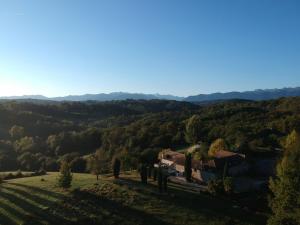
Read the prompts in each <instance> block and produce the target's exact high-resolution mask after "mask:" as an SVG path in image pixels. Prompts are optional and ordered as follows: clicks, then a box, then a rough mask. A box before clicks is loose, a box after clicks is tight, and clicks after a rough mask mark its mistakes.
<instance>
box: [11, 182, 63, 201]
mask: <svg viewBox="0 0 300 225" xmlns="http://www.w3.org/2000/svg"><path fill="white" fill-rule="evenodd" d="M9 185H15V186H18V187H23V188H26V189H28V190H30V191H32V192H38V193H40V194H43V195H47V196H51V197H53V198H57V199H59V198H63V197H65V196H64V195H63V194H59V193H55V192H51V191H47V190H45V189H41V188H38V187H33V186H30V185H25V184H19V183H9Z"/></svg>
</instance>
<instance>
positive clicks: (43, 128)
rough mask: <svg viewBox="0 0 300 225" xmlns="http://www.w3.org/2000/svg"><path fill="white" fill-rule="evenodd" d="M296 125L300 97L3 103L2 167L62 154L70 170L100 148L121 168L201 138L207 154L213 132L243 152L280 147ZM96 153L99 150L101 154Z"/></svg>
mask: <svg viewBox="0 0 300 225" xmlns="http://www.w3.org/2000/svg"><path fill="white" fill-rule="evenodd" d="M299 129H300V98H283V99H279V100H272V101H261V102H252V101H242V100H235V101H228V102H223V103H218V104H212V105H207V106H198V105H195V104H191V103H186V102H176V101H163V100H151V101H145V100H137V101H134V100H126V101H112V102H102V103H97V102H63V103H57V102H38V103H35V102H30V101H27V102H26V101H25V102H19V101H5V102H1V103H0V170H2V171H6V170H15V169H22V170H29V171H35V170H39V169H41V168H43V169H45V170H48V171H56V170H58V169H59V164H60V162H61V161H67V162H68V163H70V165H71V167H72V171H74V172H85V171H86V162H87V160H88V159H90V157H92V156H93V154H94V153H95V152H96V150H97V152H100V153H101V155H102V157H103V158H105V159H107V160H109V161H111V160H112V159H113V158H115V157H118V158H119V159H120V160H121V164H122V168H123V169H135V168H137V167H138V163H139V162H141V161H143V162H147V161H149V163H151V162H153V161H154V160H156V158H157V154H158V152H159V151H160V150H161V149H162V148H181V147H184V146H188V145H191V144H195V143H198V142H199V141H201V142H202V143H203V145H202V146H207V148H205V147H204V148H201V152H199V153H198V154H197V157H200V158H201V157H204V156H206V155H208V149H209V145H210V144H211V143H212V142H214V141H215V140H216V139H219V138H222V142H224V145H226V147H227V148H228V150H232V151H239V152H243V153H247V154H252V153H256V152H257V149H264V151H267V152H269V153H271V154H272V153H273V152H275V151H274V149H276V148H282V146H283V145H284V140H285V138H286V136H287V135H288V134H289V133H290V132H292V131H293V130H299ZM98 154H99V153H98Z"/></svg>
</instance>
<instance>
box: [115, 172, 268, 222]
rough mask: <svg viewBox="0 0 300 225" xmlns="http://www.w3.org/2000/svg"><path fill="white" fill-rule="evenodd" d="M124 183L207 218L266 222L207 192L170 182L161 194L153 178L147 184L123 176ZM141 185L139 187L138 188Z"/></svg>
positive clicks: (259, 216)
mask: <svg viewBox="0 0 300 225" xmlns="http://www.w3.org/2000/svg"><path fill="white" fill-rule="evenodd" d="M120 181H121V182H122V181H123V185H128V187H129V188H132V187H134V190H135V191H137V192H139V193H141V194H144V195H147V194H148V195H149V194H150V195H152V196H155V195H156V196H157V197H158V198H159V199H160V200H163V201H164V202H165V204H167V205H168V204H172V205H175V206H178V207H182V208H187V209H189V210H192V211H194V212H195V213H199V214H201V215H204V216H205V217H207V218H218V217H219V218H220V219H222V218H224V217H227V218H228V217H229V218H231V219H232V220H238V221H243V222H248V223H251V224H266V219H267V218H266V217H265V216H262V215H257V214H255V213H253V212H249V211H245V210H243V209H241V208H233V205H234V202H233V201H230V200H226V199H222V198H218V197H213V196H211V195H209V194H206V193H201V192H199V193H196V192H194V193H193V192H187V191H186V190H184V189H182V190H181V189H180V188H178V187H177V186H173V185H172V184H171V183H168V192H167V193H168V194H160V193H159V191H158V187H157V185H155V184H154V183H155V182H153V181H152V180H151V179H150V182H148V184H147V185H145V184H142V183H141V182H140V181H138V180H132V179H128V178H121V179H120ZM136 187H139V188H136Z"/></svg>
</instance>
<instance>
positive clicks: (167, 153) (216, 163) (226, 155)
mask: <svg viewBox="0 0 300 225" xmlns="http://www.w3.org/2000/svg"><path fill="white" fill-rule="evenodd" d="M160 163H161V164H163V165H166V166H167V167H168V168H169V171H170V172H172V173H173V174H175V175H176V176H183V175H184V163H185V155H184V154H183V153H180V152H176V151H172V150H163V151H162V152H161V154H160ZM225 167H226V168H227V173H228V175H229V176H237V175H240V174H243V173H245V172H247V171H248V170H249V166H248V164H247V163H246V161H245V155H242V154H238V153H233V152H229V151H219V152H217V154H216V155H215V157H214V158H213V159H211V160H207V161H204V160H195V159H193V160H192V178H193V180H194V181H196V182H199V183H207V182H208V181H209V180H212V179H215V178H217V177H218V176H219V175H220V174H223V171H224V168H225Z"/></svg>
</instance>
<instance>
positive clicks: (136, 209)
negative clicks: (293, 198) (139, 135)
mask: <svg viewBox="0 0 300 225" xmlns="http://www.w3.org/2000/svg"><path fill="white" fill-rule="evenodd" d="M56 179H57V173H49V174H48V175H45V176H39V177H29V178H20V179H15V180H9V181H7V182H6V183H4V184H3V185H2V187H1V190H0V224H1V225H2V224H3V225H12V224H57V225H60V224H82V225H88V224H105V225H106V224H128V225H130V224H134V225H139V224H149V225H150V224H151V225H152V224H155V225H156V224H164V225H173V224H174V225H181V224H182V225H183V224H184V225H189V224H190V225H201V224H220V225H225V224H228V225H234V224H265V220H266V218H265V216H263V215H259V214H257V213H253V212H248V211H245V210H243V209H241V208H238V207H236V206H235V204H234V203H233V202H231V201H229V200H224V199H219V198H215V197H211V196H209V195H207V194H200V193H189V192H186V191H183V190H182V189H181V188H180V187H178V186H170V188H169V193H168V194H163V195H162V194H159V193H158V192H157V187H156V184H155V183H153V182H150V183H149V184H148V185H147V186H144V185H142V184H141V183H140V182H139V180H138V177H137V175H136V174H130V175H122V178H121V179H120V180H118V181H115V180H114V179H112V178H111V177H101V179H100V181H98V182H97V181H96V179H95V176H92V175H89V174H74V179H73V184H72V188H71V190H69V191H65V190H62V189H61V188H58V187H57V186H56ZM78 188H80V190H79V189H78ZM74 189H75V190H74ZM72 190H74V191H72Z"/></svg>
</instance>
